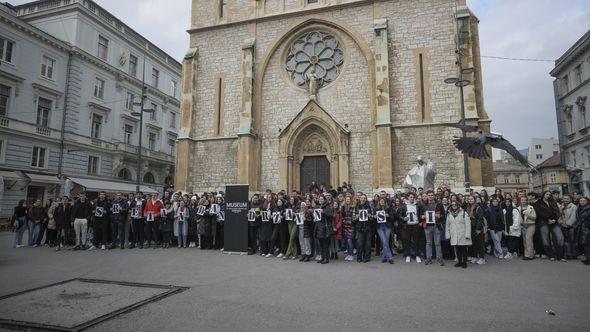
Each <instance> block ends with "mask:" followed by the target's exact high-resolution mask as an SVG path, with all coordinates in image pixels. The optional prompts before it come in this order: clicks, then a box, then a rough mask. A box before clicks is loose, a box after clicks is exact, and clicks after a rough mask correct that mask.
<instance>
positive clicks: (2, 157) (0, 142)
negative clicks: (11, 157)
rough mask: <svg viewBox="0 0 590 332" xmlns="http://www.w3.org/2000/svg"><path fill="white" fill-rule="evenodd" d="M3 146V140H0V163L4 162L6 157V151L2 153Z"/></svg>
mask: <svg viewBox="0 0 590 332" xmlns="http://www.w3.org/2000/svg"><path fill="white" fill-rule="evenodd" d="M5 147H6V144H4V140H0V163H4V160H5V158H6V153H4V148H5Z"/></svg>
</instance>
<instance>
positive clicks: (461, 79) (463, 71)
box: [445, 8, 475, 188]
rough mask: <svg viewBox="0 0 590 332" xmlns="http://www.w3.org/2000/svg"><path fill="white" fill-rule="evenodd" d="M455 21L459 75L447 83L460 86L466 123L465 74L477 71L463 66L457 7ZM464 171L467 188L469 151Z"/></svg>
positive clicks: (469, 184)
mask: <svg viewBox="0 0 590 332" xmlns="http://www.w3.org/2000/svg"><path fill="white" fill-rule="evenodd" d="M455 22H456V26H457V27H456V30H457V36H456V39H457V40H456V45H457V46H456V49H455V54H456V55H457V59H456V61H455V63H456V65H457V66H458V67H459V76H458V77H449V78H447V79H446V80H445V83H447V84H454V85H455V86H456V87H458V88H459V96H460V104H461V125H463V126H464V125H465V122H466V119H465V94H464V91H463V88H464V87H466V86H468V85H470V84H471V81H469V80H466V79H464V75H465V74H471V73H474V72H475V68H463V62H462V56H463V51H462V49H461V27H460V26H459V17H458V16H457V8H455ZM461 132H462V135H463V137H464V138H465V137H467V132H466V131H465V130H461ZM463 173H464V174H465V188H469V187H471V183H470V175H469V157H468V156H467V153H463Z"/></svg>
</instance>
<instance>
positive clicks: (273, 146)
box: [175, 0, 493, 192]
mask: <svg viewBox="0 0 590 332" xmlns="http://www.w3.org/2000/svg"><path fill="white" fill-rule="evenodd" d="M458 3H459V7H457V8H456V7H455V1H454V0H432V1H410V0H397V1H394V0H389V1H378V0H349V1H346V0H319V1H300V0H267V1H254V0H221V1H210V0H193V12H192V27H191V29H190V30H189V33H190V49H189V51H188V52H187V55H186V57H185V59H184V63H183V65H184V68H183V84H182V86H183V93H182V97H181V99H182V100H181V109H182V116H181V128H180V132H179V137H178V145H177V160H176V185H175V187H176V189H179V190H185V191H195V192H199V191H204V190H219V189H223V188H224V187H225V184H228V183H248V184H250V188H251V190H252V191H258V190H264V189H272V190H292V189H297V190H299V189H304V188H306V187H307V186H308V185H309V184H310V183H311V181H316V182H317V183H318V184H324V185H326V186H333V187H337V186H338V185H340V184H342V183H343V182H347V183H350V184H352V186H353V187H354V188H355V189H357V190H362V191H366V192H371V191H373V190H378V189H390V188H398V187H401V185H402V183H403V179H404V177H405V175H406V174H407V172H408V171H409V170H410V168H411V167H412V166H413V164H414V160H415V157H416V156H417V155H422V156H424V157H425V158H427V159H430V160H431V161H432V162H434V163H435V165H436V167H437V171H438V176H437V181H436V182H437V185H443V184H444V185H447V186H450V187H462V186H463V182H464V174H463V157H462V155H461V154H460V153H459V152H457V151H456V149H455V148H454V147H453V145H452V138H453V137H454V136H460V135H461V132H460V131H459V130H457V129H454V128H450V127H447V126H445V125H447V124H450V123H457V122H458V121H459V120H460V104H459V100H460V99H459V89H458V88H457V87H455V86H454V85H447V84H445V83H444V80H445V79H446V78H448V77H456V76H457V71H458V67H457V66H456V64H455V60H456V56H455V49H456V38H455V36H456V35H457V34H456V31H457V29H459V30H460V35H461V36H462V37H461V38H460V39H459V43H460V48H461V50H462V52H463V57H462V62H463V63H462V65H463V67H464V68H469V67H474V68H475V69H476V71H475V72H474V73H470V74H467V75H466V79H468V80H470V81H471V82H472V84H471V85H469V86H467V87H466V88H465V96H466V118H467V121H468V123H470V124H479V125H481V126H482V127H484V129H485V130H489V124H490V120H489V118H488V116H487V113H486V112H485V109H484V105H483V97H482V96H483V94H482V84H481V67H480V60H479V42H478V40H479V38H478V30H477V22H478V21H477V18H475V17H474V16H473V15H472V14H471V12H470V11H469V10H468V8H467V7H465V1H458ZM455 13H458V15H457V16H455ZM456 17H457V20H456ZM469 166H470V173H471V184H472V185H473V186H487V187H489V186H492V185H493V177H492V164H491V160H489V161H479V160H470V161H469Z"/></svg>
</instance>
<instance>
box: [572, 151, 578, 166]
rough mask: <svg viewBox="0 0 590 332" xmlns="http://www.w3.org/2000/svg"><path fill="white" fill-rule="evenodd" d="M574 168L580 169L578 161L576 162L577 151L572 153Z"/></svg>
mask: <svg viewBox="0 0 590 332" xmlns="http://www.w3.org/2000/svg"><path fill="white" fill-rule="evenodd" d="M572 166H574V167H578V161H577V160H576V151H572Z"/></svg>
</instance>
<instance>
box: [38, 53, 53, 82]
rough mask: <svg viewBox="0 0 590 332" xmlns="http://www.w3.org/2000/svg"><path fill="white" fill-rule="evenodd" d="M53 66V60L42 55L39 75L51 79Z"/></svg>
mask: <svg viewBox="0 0 590 332" xmlns="http://www.w3.org/2000/svg"><path fill="white" fill-rule="evenodd" d="M54 68H55V60H54V59H52V58H50V57H48V56H45V55H44V56H43V60H42V62H41V76H43V77H45V78H49V79H53V69H54Z"/></svg>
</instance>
